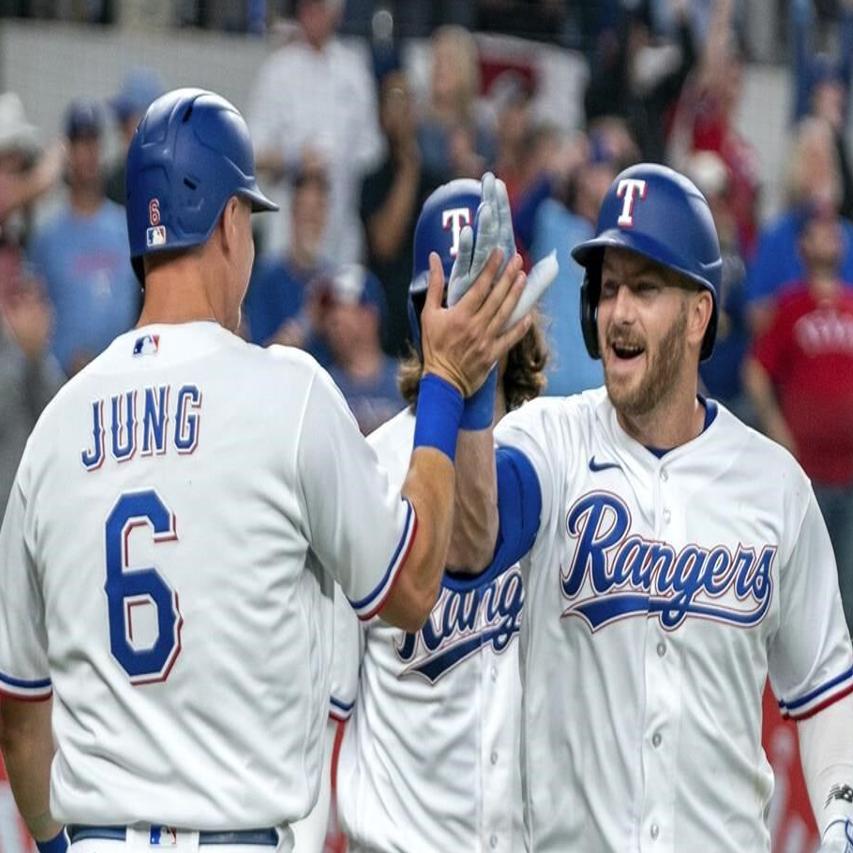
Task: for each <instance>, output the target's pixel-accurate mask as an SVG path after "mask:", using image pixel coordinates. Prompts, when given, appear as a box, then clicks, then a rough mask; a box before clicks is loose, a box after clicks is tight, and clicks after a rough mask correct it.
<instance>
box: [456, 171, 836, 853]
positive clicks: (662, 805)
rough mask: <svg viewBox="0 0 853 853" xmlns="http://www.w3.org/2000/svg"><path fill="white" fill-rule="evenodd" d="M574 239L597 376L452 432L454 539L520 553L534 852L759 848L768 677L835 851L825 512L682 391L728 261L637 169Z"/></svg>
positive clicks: (747, 437) (711, 409)
mask: <svg viewBox="0 0 853 853" xmlns="http://www.w3.org/2000/svg"><path fill="white" fill-rule="evenodd" d="M572 254H573V256H574V258H575V259H576V260H577V261H578V262H579V263H580V264H581V265H582V266H583V267H585V270H586V277H585V281H584V285H583V289H582V293H581V324H582V328H583V335H584V341H585V343H586V346H587V349H588V350H589V353H590V355H591V356H592V357H593V358H601V360H602V363H603V366H604V375H605V387H604V388H600V389H596V390H593V391H587V392H585V393H583V394H579V395H575V396H572V397H567V398H563V399H556V398H544V399H540V400H535V401H532V402H530V403H527V404H526V405H524V406H522V407H521V408H520V409H518V410H517V411H515V412H511V413H510V414H509V415H507V416H506V417H505V418H504V419H503V420H502V421H501V422H500V424H499V426H498V427H497V429H496V430H495V436H494V438H495V439H496V442H497V445H498V450H497V452H496V453H495V454H494V455H492V453H491V447H492V444H491V442H492V435H491V431H490V430H482V431H481V432H479V433H477V434H476V435H475V434H474V433H470V434H468V437H467V438H466V439H465V440H464V441H460V442H459V448H460V453H459V454H458V456H457V463H458V466H459V468H458V477H457V481H456V483H457V486H456V488H457V498H458V506H460V508H461V509H460V511H459V512H458V513H457V515H456V517H455V518H456V521H455V524H456V529H455V531H454V540H453V543H452V546H451V553H450V557H449V560H450V562H451V563H452V564H454V565H469V566H472V567H480V566H487V565H489V564H491V566H490V569H491V570H493V571H499V570H501V569H503V568H504V567H507V566H511V565H512V564H513V563H515V562H516V561H518V560H521V568H522V576H523V579H524V588H525V617H524V620H523V621H522V626H521V638H520V641H521V644H520V660H521V673H522V679H523V689H524V702H523V712H522V714H523V717H522V750H523V755H522V779H523V785H524V797H525V803H524V805H525V808H524V812H525V840H526V845H527V849H532V850H536V851H537V853H549V851H562V850H572V851H582V852H584V853H585V852H586V851H589V853H602V851H612V853H625V851H631V853H634V851H668V853H675V852H676V851H684V853H687V851H691V852H692V851H695V850H714V851H725V852H726V853H728V851H731V853H735V851H743V850H750V851H769V850H770V833H769V829H768V827H767V822H766V815H767V810H768V805H769V801H770V796H771V793H772V790H773V774H772V770H771V768H770V765H769V764H768V762H767V759H766V757H765V755H764V753H763V751H762V748H761V697H762V691H763V689H764V684H765V681H766V679H767V677H768V675H769V678H770V683H771V685H772V687H773V690H774V692H775V693H776V696H777V697H778V699H779V702H780V705H781V707H782V711H783V712H784V713H785V714H786V715H787V716H789V717H791V718H793V719H796V720H797V721H798V733H799V738H800V748H801V753H802V758H803V765H804V769H805V775H806V781H807V784H808V788H809V794H810V797H811V802H812V806H813V808H814V811H815V817H816V819H817V822H818V826H819V828H820V831H821V834H822V838H823V846H822V847H821V851H824V853H828V851H845V853H850V851H853V821H852V820H851V818H853V735H851V732H853V695H850V694H851V692H853V650H851V644H850V638H849V636H848V633H847V630H846V627H845V624H844V617H843V614H842V610H841V601H840V597H839V594H838V583H837V579H836V574H835V564H834V560H833V556H832V549H831V546H830V542H829V538H828V536H827V532H826V527H825V525H824V522H823V519H822V518H821V515H820V511H819V509H818V506H817V503H816V501H815V497H814V493H813V491H812V488H811V484H810V483H809V481H808V479H807V477H806V476H805V474H804V473H803V471H802V469H801V468H800V467H799V465H798V464H797V463H796V462H795V460H794V459H793V458H792V457H791V456H790V454H789V453H788V452H787V451H786V450H784V449H783V448H782V447H780V446H779V445H777V444H775V443H773V442H771V441H769V440H768V439H766V438H764V437H762V436H760V435H759V434H758V433H756V432H754V431H752V430H750V429H748V428H747V427H745V426H744V425H743V424H742V423H741V422H740V421H738V420H737V418H735V417H734V415H732V414H731V413H730V412H728V411H727V410H726V409H725V408H724V407H723V406H719V405H717V404H716V403H714V402H713V401H711V400H705V399H703V398H702V397H701V396H700V395H699V393H698V366H699V362H700V360H702V359H705V358H707V357H708V356H709V355H710V354H711V351H712V348H713V345H714V337H715V334H716V325H717V293H718V289H719V285H720V275H721V267H722V262H721V260H720V249H719V242H718V239H717V234H716V231H715V228H714V223H713V219H712V217H711V212H710V210H709V208H708V203H707V201H706V200H705V198H704V197H703V196H702V195H701V193H700V192H699V191H698V190H697V189H696V187H695V186H694V185H693V184H692V183H690V182H689V181H688V180H687V179H686V178H684V177H683V176H682V175H679V174H678V173H676V172H674V171H672V170H671V169H667V168H665V167H663V166H658V165H651V164H641V165H638V166H634V167H632V168H631V169H628V170H626V171H625V172H623V173H622V174H621V175H619V176H618V177H617V178H616V180H615V181H614V182H613V184H612V185H611V187H610V189H609V191H608V193H607V195H606V197H605V199H604V201H603V203H602V207H601V211H600V214H599V219H598V227H597V231H596V236H595V237H594V238H593V239H591V240H588V241H586V242H585V243H582V244H581V245H579V246H577V247H576V248H575V249H574V251H573V253H572ZM489 458H494V459H495V464H494V465H492V466H489V465H488V464H484V460H487V459H489ZM470 519H475V520H476V522H477V524H476V527H475V526H474V525H473V524H471V526H470V527H468V526H466V524H467V523H468V520H470ZM484 531H489V534H488V535H485V534H484Z"/></svg>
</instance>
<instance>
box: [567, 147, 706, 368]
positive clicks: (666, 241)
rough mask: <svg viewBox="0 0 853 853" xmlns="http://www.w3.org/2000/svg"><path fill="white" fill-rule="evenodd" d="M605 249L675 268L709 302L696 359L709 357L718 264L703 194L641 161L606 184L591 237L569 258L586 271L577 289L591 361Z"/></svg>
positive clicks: (670, 172)
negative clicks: (704, 293) (702, 290)
mask: <svg viewBox="0 0 853 853" xmlns="http://www.w3.org/2000/svg"><path fill="white" fill-rule="evenodd" d="M608 247H614V248H622V249H629V250H630V251H632V252H636V253H637V254H639V255H643V256H644V257H646V258H649V260H652V261H655V262H656V263H658V264H661V265H662V266H664V267H668V268H669V269H673V270H676V271H677V272H679V273H680V274H681V275H683V276H686V277H687V278H689V279H690V280H691V281H694V282H696V284H698V285H699V286H700V287H703V288H705V289H706V290H707V291H708V292H709V293H710V294H711V298H712V299H713V310H712V312H711V320H710V322H709V323H708V328H707V330H706V331H705V337H704V339H703V340H702V349H701V352H700V358H701V359H702V360H704V359H706V358H708V357H709V356H710V355H711V352H712V351H713V349H714V338H715V337H716V334H717V294H718V292H719V288H720V276H721V272H722V267H723V262H722V259H721V257H720V242H719V240H718V238H717V229H716V227H715V226H714V219H713V217H712V216H711V209H710V208H709V207H708V202H707V201H706V200H705V196H703V195H702V193H701V192H699V190H698V189H697V188H696V187H695V185H694V184H693V183H691V182H690V181H689V180H688V179H687V178H685V177H684V176H683V175H680V174H679V173H678V172H675V171H673V170H672V169H669V168H667V167H666V166H659V165H657V164H654V163H641V164H639V165H637V166H632V167H631V168H629V169H626V170H625V171H624V172H622V173H621V174H620V175H617V177H616V179H615V180H614V181H613V183H612V184H611V185H610V189H609V190H608V191H607V195H605V197H604V201H603V202H602V204H601V210H600V212H599V214H598V225H597V227H596V236H595V237H593V238H592V239H591V240H587V241H586V242H584V243H581V244H579V245H578V246H575V248H574V249H572V257H573V258H574V259H575V260H576V261H577V262H578V263H579V264H580V265H581V266H582V267H585V269H586V275H585V276H584V281H583V284H582V285H581V328H582V330H583V338H584V343H585V344H586V348H587V350H588V352H589V354H590V355H591V356H592V357H593V358H600V357H601V353H600V351H599V348H598V329H597V319H598V300H599V298H600V296H601V264H602V259H603V256H604V250H605V249H606V248H608Z"/></svg>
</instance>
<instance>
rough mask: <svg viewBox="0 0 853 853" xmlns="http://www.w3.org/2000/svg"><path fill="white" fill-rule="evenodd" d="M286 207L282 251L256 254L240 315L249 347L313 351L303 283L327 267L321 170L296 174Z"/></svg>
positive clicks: (326, 210) (306, 288) (325, 193)
mask: <svg viewBox="0 0 853 853" xmlns="http://www.w3.org/2000/svg"><path fill="white" fill-rule="evenodd" d="M290 204H291V216H290V220H289V221H290V239H289V240H288V241H287V250H286V251H285V252H283V253H280V254H275V255H273V254H266V255H262V256H261V257H260V258H258V260H257V261H256V262H255V266H254V269H253V270H252V279H251V282H250V283H249V291H248V293H247V294H246V301H245V304H244V306H243V316H244V319H245V321H246V324H247V327H248V328H247V332H248V337H249V340H251V341H252V342H253V343H256V344H260V345H262V346H267V345H268V344H276V343H277V344H285V345H287V346H298V347H302V348H307V349H311V350H312V351H313V350H314V347H312V346H311V337H312V330H313V325H314V324H313V321H312V319H311V314H312V308H313V305H312V304H311V300H310V299H309V296H310V294H309V284H310V283H311V281H312V280H313V279H314V278H316V277H317V276H318V275H319V274H320V273H322V271H323V270H324V269H325V268H326V266H327V264H326V262H325V260H324V256H323V254H322V252H323V234H324V233H325V230H326V222H327V221H328V216H329V182H328V180H327V178H326V174H325V172H323V171H322V169H317V168H314V169H311V170H305V171H302V172H299V173H297V174H296V175H295V177H294V180H293V192H292V194H291V199H290ZM316 354H317V353H316V352H315V355H316ZM319 360H320V361H328V358H320V359H319Z"/></svg>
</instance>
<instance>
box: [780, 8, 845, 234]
mask: <svg viewBox="0 0 853 853" xmlns="http://www.w3.org/2000/svg"><path fill="white" fill-rule="evenodd" d="M812 4H813V0H790V22H791V23H790V38H791V48H792V50H791V54H792V57H793V63H792V70H793V77H794V80H793V83H794V121H795V122H798V121H800V120H801V119H803V118H805V117H806V116H807V115H812V116H816V117H818V118H822V119H823V120H824V121H826V122H827V123H828V124H829V126H830V127H831V128H832V135H833V139H834V141H835V150H836V152H837V154H838V167H839V174H840V176H841V185H842V192H841V202H840V203H841V213H842V215H843V216H846V217H848V218H850V217H851V216H853V175H851V171H850V157H849V156H848V153H847V143H846V140H845V137H844V132H845V130H846V128H847V124H848V113H849V110H848V101H849V97H850V78H851V73H853V3H850V2H849V0H844V2H842V3H840V4H839V10H838V11H839V16H840V19H839V22H838V24H839V26H838V36H839V39H838V41H839V52H838V56H836V57H833V56H830V55H829V54H827V53H816V52H815V50H814V46H813V41H814V32H813V31H814V19H815V10H814V8H813V5H812Z"/></svg>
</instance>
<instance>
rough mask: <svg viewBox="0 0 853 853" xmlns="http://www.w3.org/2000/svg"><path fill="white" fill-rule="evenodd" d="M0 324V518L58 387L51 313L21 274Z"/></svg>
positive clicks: (34, 286)
mask: <svg viewBox="0 0 853 853" xmlns="http://www.w3.org/2000/svg"><path fill="white" fill-rule="evenodd" d="M19 275H20V280H19V281H16V282H14V284H13V286H12V287H11V288H9V290H10V291H11V293H12V295H10V296H8V297H7V299H6V300H5V303H4V305H3V310H2V319H0V400H2V401H3V405H2V406H0V518H2V517H3V513H4V512H5V510H6V501H7V499H8V497H9V491H10V489H11V488H12V483H13V482H14V479H15V472H16V471H17V470H18V463H19V462H20V459H21V454H22V453H23V452H24V446H25V445H26V443H27V439H28V438H29V435H30V432H31V431H32V428H33V427H34V426H35V423H36V421H37V420H38V417H39V415H40V414H41V410H42V409H43V408H44V407H45V406H46V405H47V403H48V402H49V401H50V398H51V397H52V396H53V395H54V394H55V393H56V391H57V390H58V389H59V386H60V385H61V384H62V374H61V372H60V370H59V366H58V365H57V364H56V362H55V361H54V359H53V357H52V356H51V355H50V351H49V348H48V342H49V338H50V323H51V313H50V307H49V305H48V304H47V303H46V301H45V300H44V299H43V298H42V295H41V293H40V289H39V287H38V284H37V282H36V281H34V280H33V279H32V278H31V277H30V276H29V274H28V272H27V270H26V269H25V268H23V267H22V268H21V269H20V270H19Z"/></svg>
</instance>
